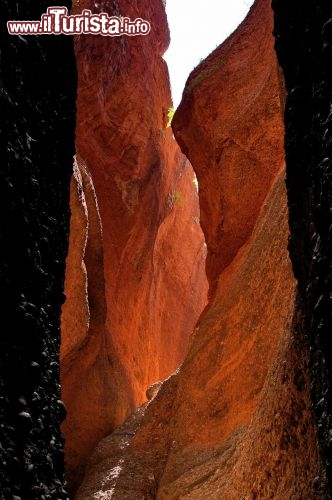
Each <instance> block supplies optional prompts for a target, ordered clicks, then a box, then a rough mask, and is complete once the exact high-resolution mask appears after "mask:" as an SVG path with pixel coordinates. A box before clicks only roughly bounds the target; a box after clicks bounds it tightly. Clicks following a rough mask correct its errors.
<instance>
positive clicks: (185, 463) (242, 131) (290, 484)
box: [77, 0, 327, 500]
mask: <svg viewBox="0 0 332 500" xmlns="http://www.w3.org/2000/svg"><path fill="white" fill-rule="evenodd" d="M284 22H285V24H287V15H286V16H285V19H284ZM273 28H274V19H273V11H272V8H271V3H270V1H269V0H257V1H256V2H255V4H254V6H253V7H252V9H251V11H250V13H249V15H248V17H247V18H246V20H245V21H244V22H243V23H242V24H241V25H240V26H239V28H238V29H237V30H236V31H235V33H234V34H233V35H231V37H230V38H229V39H227V40H226V41H225V42H224V43H223V44H222V45H221V46H220V47H218V48H217V49H216V50H215V51H214V52H213V53H212V54H211V55H210V56H208V58H207V59H206V60H205V61H203V62H202V63H201V64H200V65H199V66H198V67H197V68H196V69H195V70H194V71H193V72H192V73H191V75H190V77H189V79H188V81H187V84H186V88H185V91H184V96H183V99H182V102H181V104H180V106H179V108H178V110H177V112H176V114H175V116H174V119H173V123H172V127H173V131H174V135H175V137H176V139H177V141H178V143H179V144H180V146H181V149H182V151H183V152H184V153H185V154H186V156H187V157H188V158H189V160H190V162H191V163H192V165H193V168H194V170H195V172H196V175H197V179H198V183H199V187H200V189H199V194H200V204H201V224H202V228H203V230H204V234H205V238H206V243H207V250H208V254H207V275H208V279H209V284H210V293H209V304H208V306H207V308H206V309H205V311H204V313H203V314H202V316H201V318H200V321H199V323H198V325H197V327H196V329H195V332H194V336H193V338H192V341H191V343H190V346H189V352H188V354H187V356H186V358H185V361H184V363H183V364H182V366H181V368H180V370H179V372H178V373H176V374H175V375H174V376H172V377H171V378H170V379H169V380H167V381H165V383H164V384H163V386H162V387H161V390H160V391H159V393H158V395H157V396H156V397H155V399H154V400H153V401H152V402H151V403H150V404H149V405H148V406H147V407H142V408H141V409H139V410H138V411H137V412H136V413H134V414H133V415H132V416H131V417H130V418H129V419H128V420H127V421H126V423H125V424H124V426H123V427H121V428H120V429H119V430H118V431H117V432H115V433H114V434H113V435H111V436H109V437H107V438H106V439H105V440H103V441H101V443H100V444H99V445H98V447H97V448H96V450H95V452H94V454H93V455H92V457H91V459H90V462H89V465H88V468H87V472H86V476H85V479H84V482H83V484H82V486H81V488H80V489H79V491H78V494H77V499H79V500H83V499H86V498H92V497H93V498H102V497H103V494H107V495H109V497H110V498H112V499H116V500H120V499H121V500H124V499H128V500H129V499H132V498H140V497H146V498H158V500H166V499H176V498H186V499H192V500H200V499H206V498H209V499H212V500H220V499H224V498H225V499H226V498H227V500H239V498H250V499H254V498H271V497H274V498H278V499H285V500H286V499H289V498H315V499H316V498H317V499H318V498H321V499H324V498H326V495H327V489H326V481H325V464H324V459H323V458H322V455H321V451H320V447H319V445H318V437H317V425H316V421H315V419H314V416H313V413H312V393H311V390H310V386H311V381H312V372H311V371H310V370H309V369H308V360H309V356H308V352H309V351H308V349H307V345H306V342H305V335H304V333H305V332H303V331H300V332H299V331H298V329H297V327H296V326H294V325H297V322H298V318H299V315H300V314H301V313H300V311H299V309H298V305H297V303H296V300H295V297H296V281H295V279H294V276H293V272H292V268H291V262H290V259H289V254H288V249H287V245H288V236H289V228H288V206H287V195H286V189H285V158H284V124H283V105H284V102H285V90H284V88H283V85H282V80H281V77H280V68H279V66H278V61H277V57H276V53H275V50H274V44H275V39H274V37H273V35H272V32H273ZM124 436H127V439H125V440H124V441H123V439H124ZM129 436H132V437H129ZM93 495H95V496H93Z"/></svg>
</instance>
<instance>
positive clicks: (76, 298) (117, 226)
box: [62, 0, 207, 485]
mask: <svg viewBox="0 0 332 500" xmlns="http://www.w3.org/2000/svg"><path fill="white" fill-rule="evenodd" d="M79 3H80V5H79V7H74V9H73V13H78V11H79V10H82V9H84V8H89V9H91V10H92V11H93V12H108V13H109V15H126V16H128V17H130V18H131V19H136V18H137V17H141V18H143V19H146V20H148V21H149V22H150V23H151V33H150V34H149V35H148V36H139V37H118V38H111V37H103V36H93V35H91V36H90V35H84V36H78V37H76V40H75V47H76V57H77V66H78V78H79V84H78V100H77V113H78V114H77V130H76V144H77V160H76V163H75V168H74V177H73V180H72V196H71V209H72V222H71V237H70V238H71V239H70V251H69V255H68V261H67V269H68V271H67V276H66V295H67V302H66V304H65V306H64V309H63V317H62V384H63V397H64V401H65V403H66V406H67V409H68V416H67V419H66V421H65V423H64V426H63V431H64V434H65V437H66V462H67V467H68V480H69V481H70V483H71V484H72V485H73V484H74V483H75V481H76V480H77V478H78V477H79V475H80V470H81V468H82V466H84V463H85V461H86V458H87V457H88V455H89V454H90V453H91V451H92V449H93V447H94V446H95V445H96V443H97V442H98V441H99V440H100V439H101V438H102V437H103V436H105V435H107V434H109V433H110V432H111V431H112V430H113V429H114V428H115V427H116V426H118V425H120V424H121V423H122V422H123V420H124V419H125V417H126V416H127V415H128V414H129V413H131V411H132V410H133V409H134V408H136V407H137V406H138V405H140V404H142V403H143V402H144V401H146V390H147V388H148V387H149V386H150V385H151V384H152V383H154V382H156V381H159V380H163V379H164V378H165V377H166V376H168V375H170V373H172V372H173V371H174V370H175V369H176V368H177V367H178V366H179V364H180V363H181V362H182V361H183V358H184V355H185V353H186V351H187V348H188V342H189V336H190V335H191V333H192V331H193V328H194V326H195V323H196V321H197V319H198V317H199V314H200V313H201V311H202V309H203V308H204V306H205V304H206V300H207V297H206V296H207V280H206V275H205V256H206V246H205V243H204V237H203V233H202V230H201V227H200V225H199V218H200V212H199V203H198V193H197V187H196V183H195V178H194V172H193V170H192V167H191V165H190V163H189V161H188V160H187V158H186V157H185V156H184V155H183V154H182V153H181V151H180V149H179V147H178V145H177V143H176V141H175V140H174V138H173V135H172V130H171V129H170V128H167V124H168V112H169V109H170V108H171V106H172V101H171V95H170V85H169V78H168V71H167V67H166V64H165V62H164V60H163V59H162V55H163V53H164V51H165V50H166V48H167V46H168V43H169V32H168V27H167V20H166V15H165V9H164V5H163V2H162V1H161V0H155V1H153V2H151V1H150V0H149V1H148V0H144V1H141V2H139V4H136V3H135V2H134V3H133V2H129V1H124V0H123V1H118V2H117V1H114V2H98V5H97V4H96V3H95V2H92V1H85V0H82V1H81V2H79Z"/></svg>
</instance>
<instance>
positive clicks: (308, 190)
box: [273, 0, 332, 498]
mask: <svg viewBox="0 0 332 500" xmlns="http://www.w3.org/2000/svg"><path fill="white" fill-rule="evenodd" d="M273 7H274V10H275V37H276V51H277V54H278V58H279V61H280V64H281V66H282V68H283V71H284V76H285V84H286V89H287V93H288V97H287V102H286V114H285V125H286V144H285V147H286V159H287V189H288V198H289V217H290V229H291V240H290V254H291V259H292V264H293V269H294V274H295V277H296V279H297V280H298V302H299V306H298V307H299V320H298V324H297V328H298V329H302V330H303V331H304V332H305V335H306V338H307V341H308V349H309V352H310V376H311V389H312V402H313V405H314V410H315V416H316V420H317V425H318V436H319V441H320V445H321V450H322V452H323V456H324V462H325V466H326V470H327V477H328V479H329V486H328V488H329V493H328V494H327V496H326V498H331V496H332V495H331V492H332V396H331V377H332V344H331V329H332V303H331V300H332V293H331V292H332V266H331V256H332V184H331V180H332V74H331V62H332V5H331V4H330V3H328V2H327V3H321V4H315V3H313V2H310V3H308V4H305V5H303V4H302V3H300V2H299V1H295V2H292V3H290V4H287V3H286V2H282V1H279V0H275V1H274V2H273ZM315 498H316V497H315Z"/></svg>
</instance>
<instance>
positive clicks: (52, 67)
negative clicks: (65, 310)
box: [0, 0, 76, 500]
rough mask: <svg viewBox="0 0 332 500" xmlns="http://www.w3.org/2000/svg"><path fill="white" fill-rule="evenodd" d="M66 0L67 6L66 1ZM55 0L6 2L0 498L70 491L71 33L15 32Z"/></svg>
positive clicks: (2, 10)
mask: <svg viewBox="0 0 332 500" xmlns="http://www.w3.org/2000/svg"><path fill="white" fill-rule="evenodd" d="M68 4H69V2H67V1H65V2H64V5H67V6H68ZM50 5H52V3H50V2H46V1H40V2H33V1H31V2H30V1H27V0H26V1H23V0H22V1H21V2H19V3H18V2H9V1H6V0H5V1H3V2H1V6H0V19H1V27H0V30H1V35H0V36H1V58H0V107H1V115H0V204H1V206H0V293H1V340H0V497H1V499H5V500H7V499H19V498H22V499H28V498H29V499H30V498H31V499H33V498H52V499H62V498H67V495H66V493H65V491H64V479H63V468H64V467H63V450H62V448H63V441H62V437H61V434H60V422H61V421H62V420H63V418H64V416H65V410H64V407H63V404H62V403H61V401H60V386H59V343H60V328H59V327H60V311H61V304H62V303H63V300H64V296H63V285H64V270H65V257H66V253H67V249H68V230H69V185H70V175H71V172H72V162H73V155H74V131H75V99H76V68H75V60H74V50H73V41H72V39H71V38H70V37H61V36H59V37H49V36H45V37H42V36H40V37H34V36H27V37H23V36H9V35H8V33H7V28H6V24H5V23H6V21H7V20H14V19H31V20H36V19H40V16H41V15H42V14H43V13H44V12H45V11H46V9H47V7H48V6H50Z"/></svg>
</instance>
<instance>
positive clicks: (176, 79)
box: [164, 0, 253, 108]
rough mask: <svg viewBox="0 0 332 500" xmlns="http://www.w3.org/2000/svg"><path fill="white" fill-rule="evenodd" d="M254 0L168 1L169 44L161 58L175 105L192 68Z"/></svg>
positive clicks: (224, 37) (179, 98) (235, 22)
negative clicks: (167, 74) (168, 75)
mask: <svg viewBox="0 0 332 500" xmlns="http://www.w3.org/2000/svg"><path fill="white" fill-rule="evenodd" d="M252 3H253V0H204V1H202V0H167V1H166V12H167V18H168V24H169V28H170V31H171V44H170V47H169V49H168V51H167V52H166V54H165V56H164V59H165V60H166V61H167V64H168V69H169V73H170V80H171V87H172V95H173V102H174V107H175V108H176V107H177V106H178V105H179V103H180V100H181V97H182V92H183V89H184V86H185V83H186V80H187V78H188V76H189V74H190V72H191V71H192V69H193V68H194V67H195V66H197V64H199V62H200V61H201V60H202V59H204V58H205V57H206V56H208V55H209V54H210V52H212V51H213V50H214V49H215V48H216V47H217V46H218V45H220V44H221V43H222V42H223V41H224V40H225V39H226V38H227V37H228V36H229V35H230V34H231V33H232V32H233V31H234V30H235V29H236V28H237V26H238V25H239V24H240V23H241V22H242V21H243V19H244V18H245V17H246V15H247V13H248V11H249V9H250V6H251V5H252Z"/></svg>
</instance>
